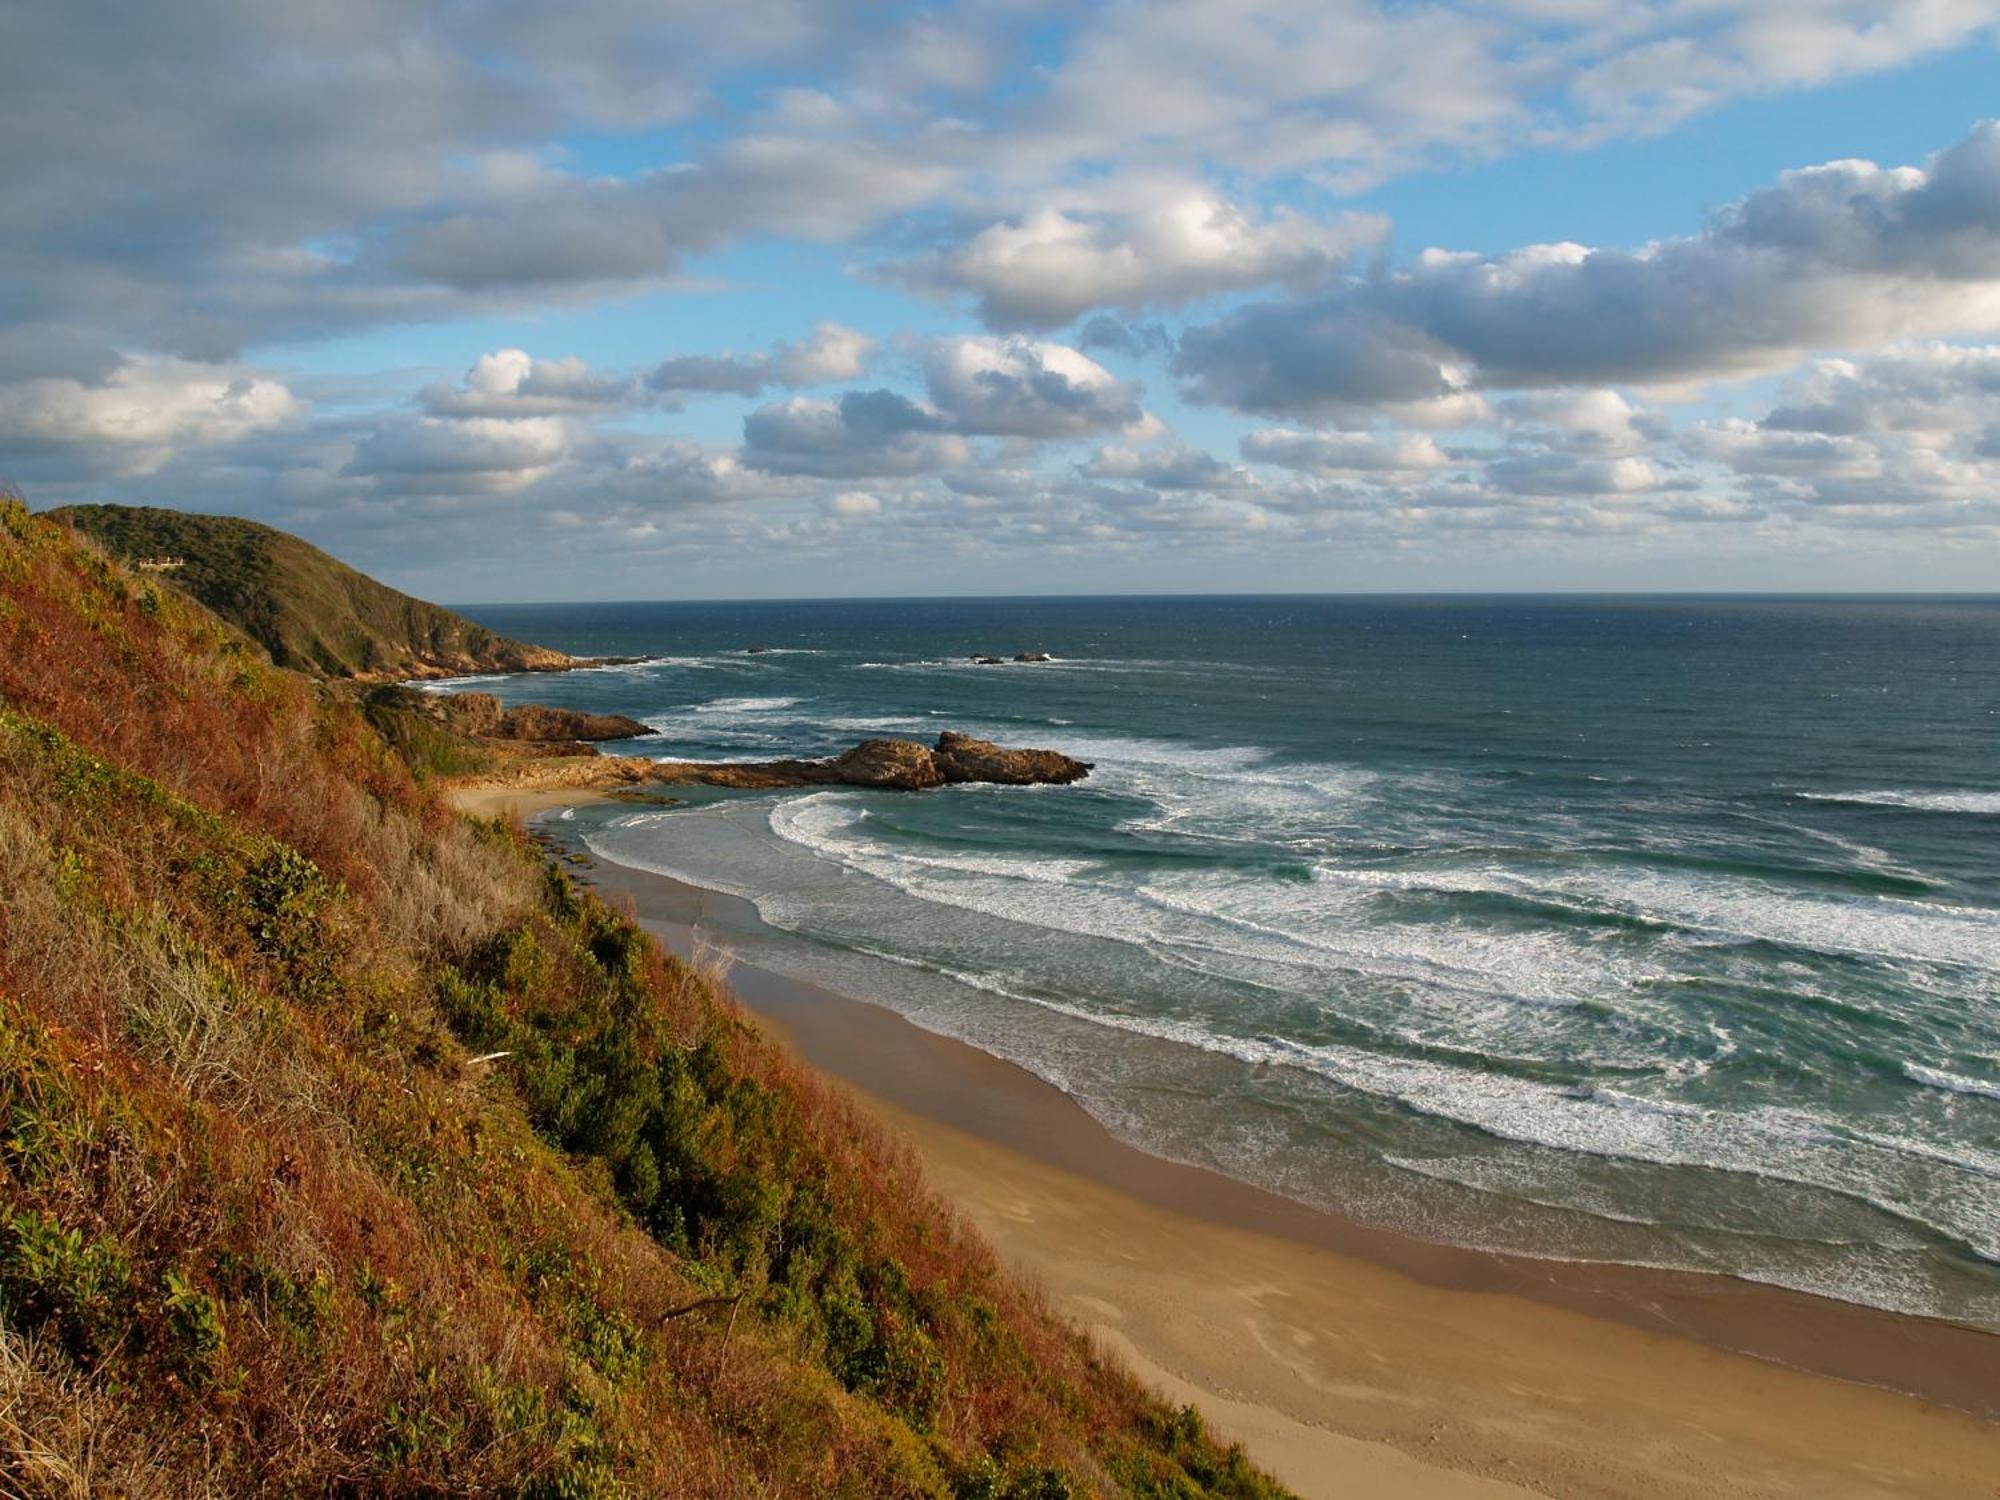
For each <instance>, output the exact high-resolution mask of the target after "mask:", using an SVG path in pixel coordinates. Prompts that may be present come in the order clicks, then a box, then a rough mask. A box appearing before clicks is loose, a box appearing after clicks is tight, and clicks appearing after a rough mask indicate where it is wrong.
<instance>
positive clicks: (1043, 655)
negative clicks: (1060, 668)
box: [1014, 651, 1055, 661]
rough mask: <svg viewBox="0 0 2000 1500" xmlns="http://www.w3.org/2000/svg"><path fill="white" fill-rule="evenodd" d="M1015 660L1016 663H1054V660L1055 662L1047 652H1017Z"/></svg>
mask: <svg viewBox="0 0 2000 1500" xmlns="http://www.w3.org/2000/svg"><path fill="white" fill-rule="evenodd" d="M1014 660H1015V661H1054V660H1055V658H1054V657H1053V656H1050V655H1049V653H1048V652H1046V651H1016V652H1015V653H1014Z"/></svg>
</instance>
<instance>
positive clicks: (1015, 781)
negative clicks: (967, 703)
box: [931, 729, 1090, 786]
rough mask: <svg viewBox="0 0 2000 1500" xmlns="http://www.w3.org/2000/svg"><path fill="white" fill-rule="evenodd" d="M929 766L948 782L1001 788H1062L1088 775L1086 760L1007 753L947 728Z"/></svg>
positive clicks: (1046, 752) (1044, 752) (1042, 752)
mask: <svg viewBox="0 0 2000 1500" xmlns="http://www.w3.org/2000/svg"><path fill="white" fill-rule="evenodd" d="M931 763H932V764H933V765H934V766H936V767H937V769H938V773H939V774H940V775H941V776H942V777H943V778H944V779H945V780H946V781H947V782H960V781H990V782H998V783H1000V784H1001V785H1003V786H1046V785H1056V786H1062V785H1066V784H1068V783H1069V782H1072V781H1081V780H1083V778H1084V777H1086V776H1088V775H1089V774H1090V763H1089V762H1088V761H1081V760H1072V759H1071V758H1070V757H1069V756H1067V755H1063V754H1060V753H1058V752H1057V751H1054V750H1008V749H1006V748H1004V747H1002V746H1000V745H996V744H994V743H993V742H992V741H991V740H976V739H974V738H973V737H972V736H971V735H969V734H959V733H957V732H956V731H955V730H950V729H947V730H946V731H945V732H944V733H943V734H941V735H939V736H938V742H937V748H936V749H935V750H933V751H932V752H931Z"/></svg>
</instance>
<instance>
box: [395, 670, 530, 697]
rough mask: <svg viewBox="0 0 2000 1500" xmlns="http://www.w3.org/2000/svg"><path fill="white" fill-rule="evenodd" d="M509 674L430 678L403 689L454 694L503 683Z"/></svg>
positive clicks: (409, 684) (412, 683) (489, 673)
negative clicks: (483, 684)
mask: <svg viewBox="0 0 2000 1500" xmlns="http://www.w3.org/2000/svg"><path fill="white" fill-rule="evenodd" d="M508 675H509V674H507V673H505V672H481V673H475V674H472V675H469V676H465V677H430V678H426V679H424V680H423V681H421V682H408V683H405V684H404V686H405V687H413V688H415V689H416V690H417V691H418V692H420V693H456V692H458V691H459V690H460V689H462V688H469V687H478V686H479V685H480V684H481V683H482V682H505V681H506V680H507V677H508Z"/></svg>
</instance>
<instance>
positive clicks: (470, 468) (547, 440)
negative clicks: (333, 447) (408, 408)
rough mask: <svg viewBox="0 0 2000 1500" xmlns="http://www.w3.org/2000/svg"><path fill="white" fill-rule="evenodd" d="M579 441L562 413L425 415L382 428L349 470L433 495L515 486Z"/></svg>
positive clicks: (368, 438)
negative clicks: (511, 416) (445, 417)
mask: <svg viewBox="0 0 2000 1500" xmlns="http://www.w3.org/2000/svg"><path fill="white" fill-rule="evenodd" d="M574 442H575V434H574V432H573V430H572V429H571V427H570V425H569V423H567V422H565V421H564V420H563V419H562V418H560V417H523V418H518V419H509V418H503V417H466V418H463V419H460V420H455V421H445V420H440V419H439V418H436V417H418V418H414V419H411V420H407V421H392V422H387V423H384V424H382V425H381V426H379V427H377V428H375V429H374V430H373V431H371V432H370V433H369V434H368V435H367V436H366V437H365V438H364V439H363V440H362V441H361V442H360V443H359V444H358V445H357V447H356V449H355V452H354V456H353V458H352V459H351V460H349V462H348V463H347V465H346V467H345V469H344V470H343V473H345V474H346V475H347V476H348V477H350V478H359V479H378V480H385V481H388V482H390V484H391V486H392V487H394V488H399V489H404V490H413V491H418V492H423V493H433V494H436V493H470V494H477V493H485V492H494V491H506V490H515V489H521V488H523V487H525V486H527V485H530V484H533V483H534V482H535V481H536V480H538V479H541V478H542V477H544V476H545V475H546V474H548V472H549V471H550V470H552V469H553V468H555V466H556V465H558V464H560V463H561V462H562V461H563V460H564V459H566V458H567V457H568V456H569V454H570V450H571V448H572V446H573V445H574Z"/></svg>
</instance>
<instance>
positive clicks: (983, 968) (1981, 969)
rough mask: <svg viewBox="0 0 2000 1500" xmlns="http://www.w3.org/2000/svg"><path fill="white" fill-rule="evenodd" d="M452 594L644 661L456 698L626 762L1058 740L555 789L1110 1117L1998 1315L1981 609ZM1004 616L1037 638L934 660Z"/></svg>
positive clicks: (1464, 1215) (1562, 1230)
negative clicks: (1031, 779)
mask: <svg viewBox="0 0 2000 1500" xmlns="http://www.w3.org/2000/svg"><path fill="white" fill-rule="evenodd" d="M474 613H475V614H476V615H477V616H478V617H479V618H480V619H481V620H483V621H484V622H486V623H488V624H491V625H493V626H495V627H497V628H499V629H502V630H505V631H507V632H508V633H510V634H515V635H521V636H525V637H527V638H529V639H533V640H538V641H542V642H545V643H548V644H550V645H555V646H560V647H564V648H567V649H571V650H574V651H579V652H587V653H600V654H603V653H618V654H638V655H643V656H645V657H647V658H649V659H648V660H647V661H645V662H644V663H642V664H639V665H636V666H631V667H625V668H618V669H605V670H597V671H590V672H584V673H577V674H571V675H567V676H562V677H537V678H524V679H502V680H482V681H477V682H468V683H467V684H465V685H467V686H477V687H481V688H485V689H488V690H493V691H498V692H500V693H501V694H502V695H503V697H507V698H509V699H514V700H521V699H531V700H534V701H542V702H553V703H560V704H569V705H575V706H587V707H591V708H599V709H606V710H617V711H621V712H626V713H631V714H634V715H636V716H637V717H640V718H642V719H645V720H647V721H648V722H650V723H652V724H655V725H657V726H658V727H659V728H660V729H661V730H662V731H663V737H662V739H660V740H658V741H653V740H646V741H639V742H635V743H634V744H633V745H632V746H630V747H613V748H630V749H633V750H639V751H641V752H643V753H649V754H659V755H672V756H674V757H676V758H688V759H736V758H755V757H769V756H773V755H777V754H781V753H782V754H813V753H824V752H830V751H833V750H837V749H840V748H843V747H844V746H846V745H847V744H850V743H852V742H853V741H854V740H855V739H856V738H859V737H862V736H866V735H905V736H910V737H918V738H928V737H930V736H933V735H935V733H936V732H937V731H938V730H939V729H940V728H944V727H951V728H959V729H966V730H970V731H973V732H975V733H979V734H983V735H988V736H991V737H993V738H996V739H1000V740H1002V741H1006V742H1011V743H1016V744H1033V745H1044V746H1050V747H1053V748H1056V749H1060V750H1064V751H1067V752H1069V753H1071V754H1075V755H1079V756H1081V757H1083V758H1085V759H1088V760H1092V761H1094V762H1095V763H1096V765H1097V770H1096V772H1095V773H1094V774H1093V775H1092V777H1091V778H1090V779H1089V780H1088V781H1086V782H1084V783H1082V784H1081V785H1079V786H1075V787H1068V788H1030V789H1002V788H952V789H947V790H944V791H941V792H936V793H927V794H920V795H908V794H894V793H878V792H865V791H859V790H845V789H843V790H827V791H814V792H810V793H797V792H793V793H780V794H761V795H749V794H729V793H702V794H698V795H697V797H696V798H694V799H693V801H692V802H691V804H690V805H689V806H687V807H683V808H676V809H672V810H667V811H658V810H650V809H649V810H643V811H634V810H632V809H630V808H625V807H610V808H596V809H590V810H587V811H581V812H579V813H578V814H576V818H577V819H578V820H579V823H580V825H581V831H582V833H583V835H584V836H585V837H586V838H587V841H588V842H589V843H590V845H591V846H592V847H593V848H595V849H596V850H597V851H598V852H600V853H601V854H603V855H605V856H606V857H609V858H612V859H615V860H618V861H621V862H624V863H628V864H634V865H640V866H644V867H648V868H652V869H656V870H659V871H662V872H665V873H669V874H673V875H677V876H680V877H683V878H686V879H689V880H692V881H695V882H697V883H700V884H704V885H708V886H710V887H713V888H716V889H721V890H727V891H730V892H732V893H735V894H739V895H743V896H747V897H749V898H750V899H751V900H753V901H754V902H755V903H756V905H757V907H758V909H759V911H760V913H761V914H762V916H763V918H764V920H765V921H766V922H767V923H769V924H770V925H771V926H772V927H774V928H776V929H779V930H780V931H781V932H783V933H787V934H790V935H792V939H791V941H790V942H789V943H788V944H786V945H784V947H783V951H781V952H777V953H776V954H775V957H776V959H777V960H778V961H779V962H781V963H790V964H791V965H792V966H794V967H797V968H800V969H802V970H810V971H812V972H814V973H816V974H818V975H820V976H821V977H831V978H833V979H835V980H836V981H837V982H838V983H839V984H840V986H841V987H843V988H846V989H848V990H850V991H851V992H853V993H857V994H861V995H864V996H868V997H871V998H875V999H878V1000H881V1001H883V1002H884V1003H888V1004H892V1005H894V1006H896V1007H897V1008H899V1009H902V1010H904V1011H906V1012H908V1013H910V1014H911V1015H913V1016H914V1017H915V1018H917V1019H918V1020H920V1021H921V1022H923V1023H924V1024H926V1025H930V1026H933V1027H935V1028H937V1029H940V1030H943V1031H947V1032H951V1033H953V1034H955V1035H959V1036H962V1037H964V1038H966V1039H968V1040H970V1041H973V1042H975V1043H976V1044H978V1045H980V1046H983V1047H986V1048H988V1049H989V1050H991V1051H994V1052H996V1053H999V1054H1001V1055H1004V1056H1007V1057H1009V1058H1012V1059H1014V1060H1016V1061H1018V1062H1021V1063H1023V1064H1025V1065H1027V1066H1029V1067H1030V1068H1033V1069H1034V1070H1035V1071H1037V1072H1039V1073H1041V1074H1042V1075H1043V1076H1044V1077H1047V1078H1049V1079H1050V1080H1051V1081H1052V1082H1054V1083H1056V1084H1057V1085H1058V1086H1060V1087H1062V1088H1064V1089H1066V1090H1067V1091H1069V1092H1070V1093H1071V1094H1073V1095H1074V1096H1075V1097H1077V1098H1078V1099H1080V1100H1081V1101H1082V1102H1083V1103H1084V1104H1085V1105H1086V1106H1087V1107H1088V1108H1090V1109H1091V1110H1092V1112H1093V1113H1095V1114H1096V1115H1097V1116H1098V1117H1099V1118H1100V1119H1102V1120H1103V1121H1104V1122H1105V1123H1106V1124H1107V1125H1109V1126H1110V1127H1111V1128H1112V1129H1113V1130H1115V1131H1117V1132H1118V1133H1119V1134H1121V1135H1123V1136H1125V1137H1127V1138H1128V1139H1131V1140H1133V1141H1135V1142H1136V1143H1138V1144H1141V1145H1144V1146H1147V1147H1148V1148H1150V1149H1153V1150H1156V1151H1159V1152H1161V1153H1162V1154H1165V1155H1169V1156H1173V1157H1177V1158H1180V1159H1184V1160H1191V1161H1197V1162H1201V1163H1203V1164H1206V1165H1210V1166H1214V1167H1218V1168H1220V1169H1221V1170H1223V1171H1226V1172H1228V1173H1230V1174H1232V1175H1235V1176H1238V1177H1241V1178H1244V1179H1247V1180H1251V1181H1255V1182H1258V1183H1260V1184H1263V1185H1265V1186H1269V1187H1273V1188H1276V1189H1278V1190H1280V1191H1283V1192H1285V1193H1288V1194H1290V1195H1292V1196H1294V1197H1297V1198H1300V1199H1302V1200H1305V1201H1308V1202H1314V1203H1318V1204H1321V1205H1324V1206H1328V1207H1333V1208H1337V1209H1339V1210H1340V1211H1342V1212H1344V1213H1347V1214H1349V1215H1351V1216H1353V1217H1356V1218H1359V1219H1362V1220H1364V1221H1367V1222H1371V1223H1376V1224H1380V1225H1384V1226H1387V1227H1393V1228H1398V1229H1403V1230H1408V1231H1412V1232H1416V1233H1420V1234H1424V1235H1428V1236H1431V1237H1433V1238H1437V1239H1442V1240H1450V1241H1454V1242H1460V1243H1468V1244H1480V1245H1487V1246H1492V1247H1495V1248H1503V1249H1511V1250H1516V1251H1520V1252H1523V1253H1529V1254H1541V1255H1560V1256H1565V1257H1582V1258H1591V1259H1603V1260H1616V1261H1626V1262H1633V1263H1641V1264H1653V1265H1669V1266H1677V1267H1689V1268H1700V1269H1708V1270H1714V1271H1719V1272H1724V1273H1728V1274H1732V1275H1738V1276H1745V1277H1750V1278H1755V1279H1760V1280H1766V1281H1771V1282H1775V1283H1778V1284H1782V1285H1788V1286H1794V1287H1800V1288H1804V1289H1809V1290H1814V1291H1818V1292H1822V1293H1826V1294H1828V1295H1832V1296H1836V1297H1842V1298H1847V1299H1851V1300H1856V1301H1862V1302H1868V1303H1872V1304H1875V1305H1879V1306H1884V1307H1891V1308H1896V1309H1900V1310H1905V1311H1914V1312H1924V1313H1932V1314H1942V1315H1947V1316H1952V1317H1957V1318H1962V1319H1967V1320H1971V1321H1976V1322H1980V1323H1984V1324H1988V1325H1992V1326H2000V754H1996V731H2000V600H1994V599H1927V600H1887V599H1828V600H1799V599H1785V600H1757V599H1713V598H1710V599H1660V598H1646V599H1639V598H1630V599H1617V598H1607V599H1576V598H1567V599H1464V598H1451V599H1412V598H1396V599H1358V598H1346V599H1342V598H1315V599H1268V598H1265V599H1198V600H1186V599H1181V600H1133V599H1121V600H1015V601H923V602H890V603H884V602H867V603H821V604H737V605H717V604H702V605H657V604H650V605H609V604H606V605H591V606H560V607H557V606H549V607H535V608H529V607H505V608H500V607H495V608H486V609H478V610H475V611H474ZM752 642H758V643H766V644H769V645H771V646H774V647H777V648H779V649H777V650H774V651H771V652H768V653H765V654H759V655H748V654H745V651H744V647H745V646H747V645H748V644H750V643H752ZM1024 649H1034V650H1046V651H1050V652H1052V653H1054V655H1055V656H1056V657H1057V658H1058V660H1057V661H1055V662H1053V663H1050V664H1046V665H1033V666H1029V665H1015V664H1012V663H1010V664H1008V665H1005V666H998V667H994V666H975V665H973V664H971V663H970V662H969V661H967V660H966V658H967V657H968V656H970V655H971V654H973V653H975V652H998V653H1002V654H1006V655H1012V653H1013V652H1015V651H1017V650H1024ZM759 956H760V959H763V960H765V961H769V960H770V958H771V957H772V955H759ZM885 960H887V962H885Z"/></svg>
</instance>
